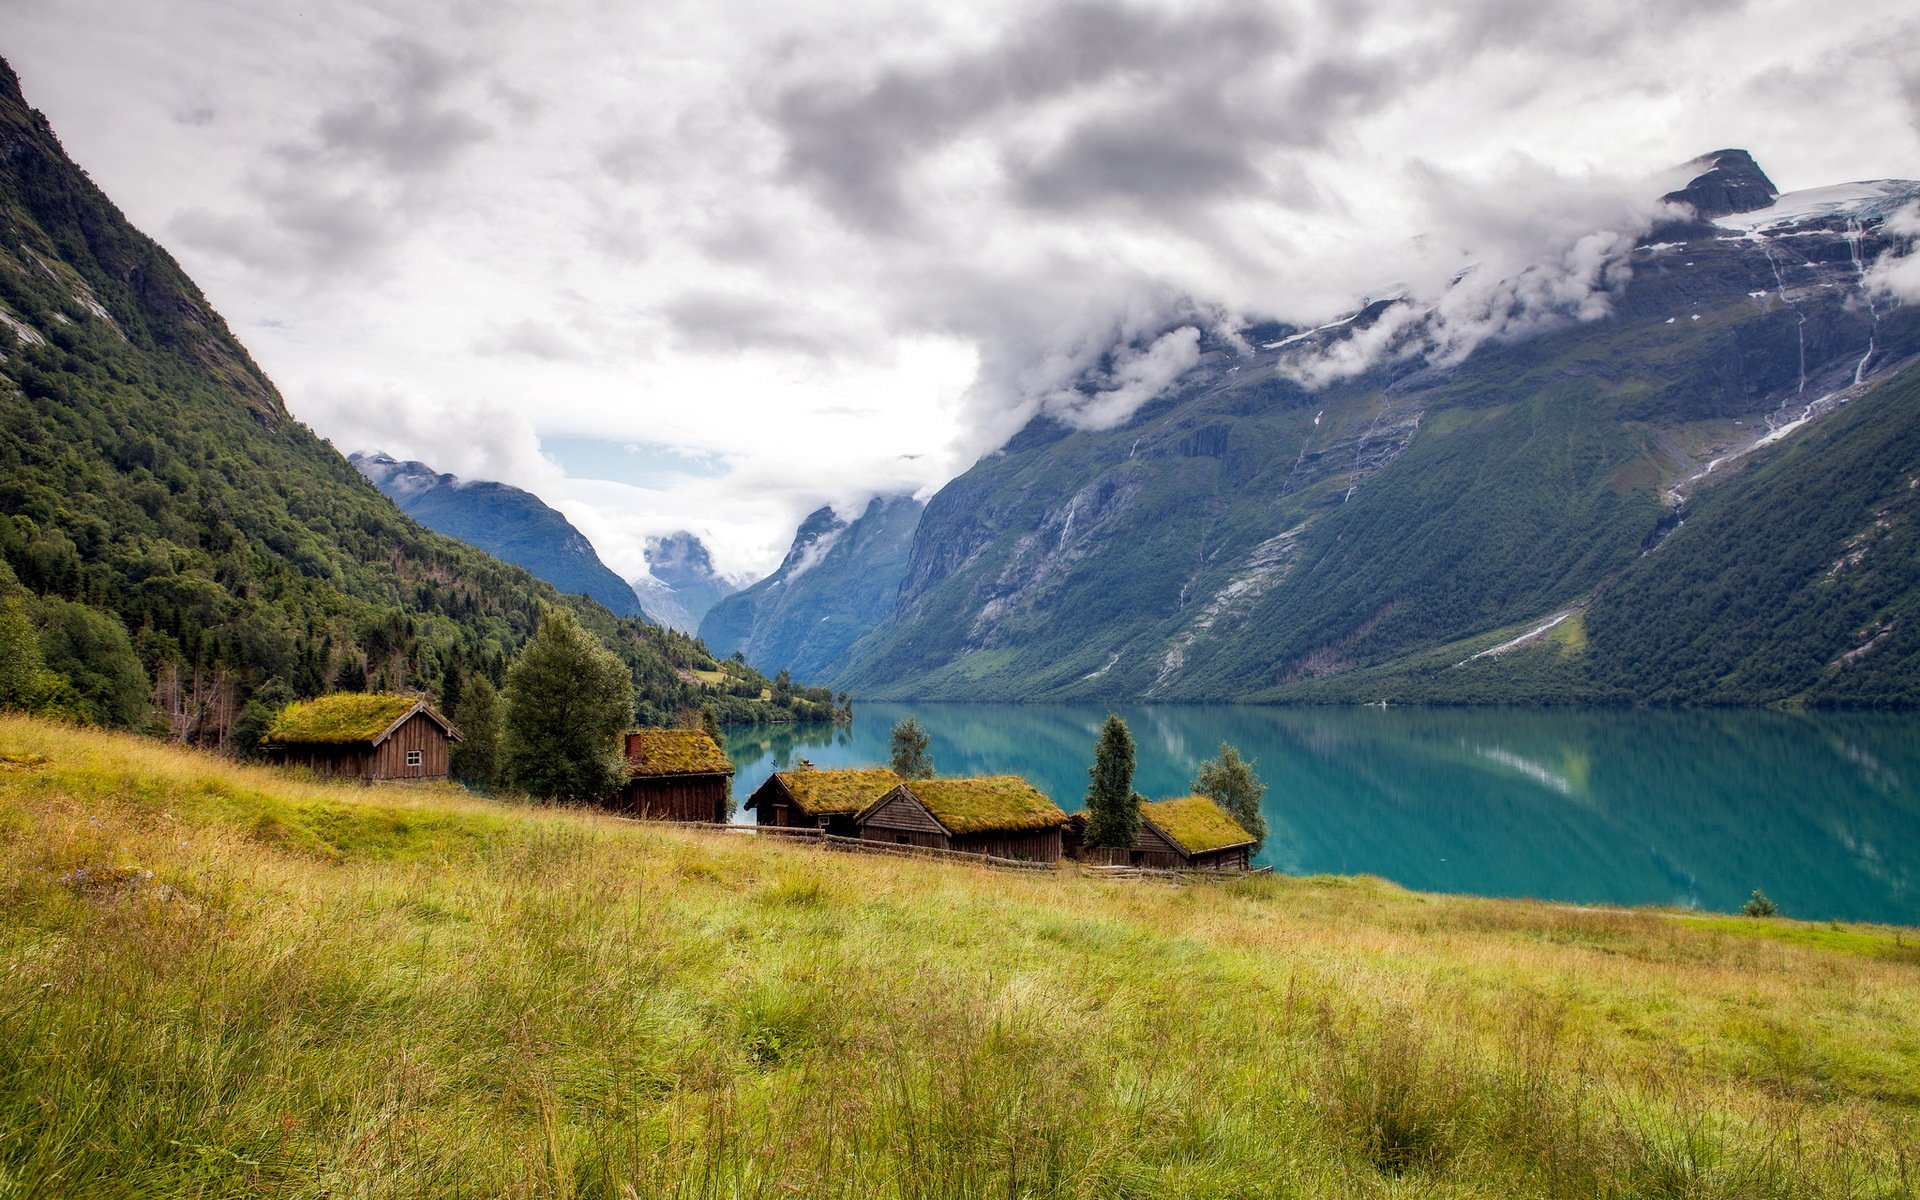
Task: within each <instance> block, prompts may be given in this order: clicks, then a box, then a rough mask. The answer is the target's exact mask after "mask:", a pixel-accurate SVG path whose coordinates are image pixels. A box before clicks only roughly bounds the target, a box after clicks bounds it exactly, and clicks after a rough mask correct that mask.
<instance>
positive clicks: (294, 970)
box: [0, 719, 1920, 1198]
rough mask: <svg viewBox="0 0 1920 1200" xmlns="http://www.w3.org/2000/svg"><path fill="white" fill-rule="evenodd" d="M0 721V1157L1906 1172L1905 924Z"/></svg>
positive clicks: (1584, 1189) (487, 1176) (46, 1182)
mask: <svg viewBox="0 0 1920 1200" xmlns="http://www.w3.org/2000/svg"><path fill="white" fill-rule="evenodd" d="M0 752H15V753H19V754H37V755H42V756H44V757H45V758H46V759H47V761H46V762H45V763H44V764H39V765H34V764H30V763H29V764H25V765H21V766H17V767H14V766H9V767H5V768H4V769H0V1197H14V1196H19V1197H26V1196H106V1197H115V1196H156V1195H182V1196H225V1195H260V1196H312V1197H321V1196H326V1197H389V1196H391V1197H412V1196H441V1195H445V1196H515V1197H578V1198H588V1197H608V1198H620V1197H651V1196H674V1197H680V1196H685V1197H708V1196H713V1197H721V1196H725V1197H768V1198H771V1197H786V1196H844V1197H872V1196H881V1197H988V1196H993V1197H1008V1196H1032V1197H1095V1196H1101V1197H1104V1196H1137V1197H1161V1196H1221V1197H1225V1196H1237V1197H1257V1196H1354V1195H1360V1196H1366V1195H1381V1196H1400V1195H1404V1196H1412V1195H1419V1196H1427V1195H1451V1196H1509V1195H1511V1196H1543V1197H1560V1196H1565V1197H1574V1196H1579V1197H1590V1196H1607V1197H1629V1196H1687V1197H1722V1196H1724V1197H1755V1196H1760V1197H1772V1196H1777V1197H1799V1196H1857V1197H1897V1196H1913V1195H1915V1194H1916V1190H1917V1189H1920V1159H1917V1158H1916V1154H1915V1150H1914V1145H1915V1143H1916V1140H1920V1126H1917V1125H1916V1121H1915V1113H1916V1111H1917V1110H1920V1034H1916V1029H1915V1025H1914V1018H1913V1014H1914V1013H1915V1012H1916V1011H1920V968H1916V965H1915V964H1914V963H1913V962H1912V961H1910V960H1907V959H1903V958H1901V957H1899V956H1898V955H1882V954H1878V953H1874V952H1863V951H1862V949H1861V947H1862V946H1874V945H1878V944H1880V943H1881V942H1885V943H1888V944H1894V943H1896V942H1899V941H1900V940H1902V939H1904V944H1911V941H1912V939H1911V938H1910V937H1908V936H1907V935H1906V934H1905V933H1903V932H1901V931H1892V930H1872V929H1862V928H1858V927H1850V928H1848V929H1846V930H1843V931H1839V932H1841V933H1844V934H1846V935H1847V937H1848V938H1849V939H1852V940H1851V941H1849V942H1848V943H1847V944H1846V945H1844V946H1839V947H1835V946H1831V945H1824V944H1820V943H1819V942H1818V941H1817V940H1814V941H1808V940H1795V939H1793V938H1791V937H1771V936H1752V935H1750V934H1749V933H1748V932H1747V931H1746V928H1745V927H1744V926H1740V925H1734V926H1733V927H1731V928H1727V927H1722V926H1721V925H1719V924H1715V923H1710V922H1709V923H1700V924H1695V923H1691V922H1688V921H1683V920H1676V919H1671V918H1667V917H1663V916H1657V915H1645V914H1630V913H1613V912H1605V913H1583V912H1572V911H1567V910H1562V909H1556V908H1552V907H1549V906H1543V905H1531V904H1514V903H1497V902H1490V901H1479V900H1469V899H1447V898H1438V897H1426V896H1417V895H1412V894H1409V893H1405V892H1402V891H1400V890H1398V889H1396V888H1393V887H1391V886H1389V885H1386V884H1383V883H1380V882H1378V881H1370V880H1364V879H1362V880H1331V879H1328V880H1304V881H1303V880H1289V879H1285V878H1278V879H1249V880H1246V881H1242V882H1239V883H1236V884H1233V885H1229V886H1227V887H1220V888H1190V889H1181V888H1175V887H1170V886H1167V885H1163V884H1159V883H1152V882H1140V881H1130V882H1116V881H1106V880H1095V879H1084V878H1078V877H1072V876H1067V877H1062V878H1027V877H1024V876H1021V877H1008V876H1005V875H1001V874H996V873H990V872H987V871H984V870H982V869H979V868H975V867H968V866H960V865H946V864H930V863H917V862H899V861H894V860H889V859H869V858H864V857H856V856H846V855H825V854H822V853H821V852H819V851H818V850H817V849H815V848H811V847H804V846H788V845H774V844H760V843H757V842H741V841H733V840H728V839H725V838H723V837H719V836H714V835H702V834H698V833H688V832H680V831H666V830H657V829H648V828H645V827H639V826H635V825H632V824H628V823H622V822H616V821H612V820H608V819H605V818H596V817H593V816H590V815H583V814H575V813H566V812H555V811H552V810H540V809H526V808H513V807H508V806H503V805H497V804H493V803H488V802H482V801H477V800H474V799H471V798H468V797H465V796H464V795H463V794H460V793H458V792H454V791H448V790H433V789H413V788H397V787H396V788H371V789H361V788H353V787H346V786H331V785H326V784H321V783H316V782H312V781H302V780H298V779H294V778H291V777H287V776H282V775H278V774H274V773H271V772H266V771H262V770H252V769H246V768H240V767H235V766H232V765H230V764H226V763H222V762H218V761H215V760H211V759H206V758H203V757H199V756H195V755H191V754H188V753H184V752H179V751H173V750H168V749H165V748H163V747H159V746H156V745H153V744H151V743H147V742H142V741H138V740H135V739H122V738H115V737H108V736H102V735H99V734H93V733H82V732H76V731H70V730H65V729H60V728H57V727H53V726H48V725H43V724H35V723H30V722H26V721H20V720H13V719H0ZM1770 927H1771V926H1770ZM1777 928H1779V929H1782V930H1786V931H1792V930H1795V929H1799V928H1804V927H1799V926H1793V925H1791V924H1788V923H1780V924H1779V925H1778V926H1777ZM1820 928H1822V929H1824V927H1820Z"/></svg>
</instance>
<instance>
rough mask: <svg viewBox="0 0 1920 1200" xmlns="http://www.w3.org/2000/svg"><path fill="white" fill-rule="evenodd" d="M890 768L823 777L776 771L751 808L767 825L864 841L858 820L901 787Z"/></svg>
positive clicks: (809, 771) (809, 770)
mask: <svg viewBox="0 0 1920 1200" xmlns="http://www.w3.org/2000/svg"><path fill="white" fill-rule="evenodd" d="M900 783H901V779H900V777H899V776H898V775H895V774H894V773H893V771H892V769H891V768H888V767H857V768H853V769H848V770H831V771H823V770H819V769H817V768H815V767H810V766H805V765H803V766H801V767H800V769H798V770H795V771H775V772H774V773H773V774H771V775H769V776H767V781H766V782H765V783H763V784H761V785H760V786H759V787H758V788H755V789H754V793H753V795H751V796H749V797H747V804H746V807H747V808H749V809H751V810H752V811H753V817H754V820H755V821H757V822H758V823H760V824H762V825H774V826H779V827H781V828H786V829H793V828H800V829H824V830H826V831H827V832H828V833H831V834H836V835H838V836H840V837H859V836H860V830H859V827H858V826H856V825H855V824H854V818H855V817H857V816H859V815H860V813H861V812H863V811H865V810H866V809H867V808H868V807H869V806H870V805H872V804H873V803H874V802H875V801H877V800H879V799H880V797H882V796H884V795H886V794H887V793H888V792H890V791H892V790H893V789H894V788H896V787H898V786H900Z"/></svg>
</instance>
